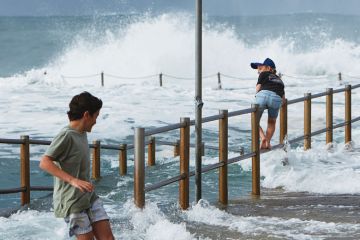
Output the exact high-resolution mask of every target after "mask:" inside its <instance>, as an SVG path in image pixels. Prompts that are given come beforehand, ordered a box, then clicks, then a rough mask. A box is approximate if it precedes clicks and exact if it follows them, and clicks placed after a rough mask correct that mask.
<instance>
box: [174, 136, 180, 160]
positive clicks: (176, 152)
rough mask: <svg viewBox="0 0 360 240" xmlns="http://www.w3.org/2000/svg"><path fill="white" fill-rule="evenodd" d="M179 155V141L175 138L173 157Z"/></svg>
mask: <svg viewBox="0 0 360 240" xmlns="http://www.w3.org/2000/svg"><path fill="white" fill-rule="evenodd" d="M179 155H180V141H179V140H176V143H175V146H174V157H177V156H179Z"/></svg>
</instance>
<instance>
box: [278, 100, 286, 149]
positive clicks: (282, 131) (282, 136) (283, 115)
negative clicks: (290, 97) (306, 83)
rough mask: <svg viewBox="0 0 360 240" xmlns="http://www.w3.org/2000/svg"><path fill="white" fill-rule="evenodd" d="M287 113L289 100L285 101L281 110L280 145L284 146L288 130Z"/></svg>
mask: <svg viewBox="0 0 360 240" xmlns="http://www.w3.org/2000/svg"><path fill="white" fill-rule="evenodd" d="M287 111H288V105H287V99H285V101H284V102H283V105H282V106H281V109H280V144H284V139H285V137H286V135H287V129H288V115H287Z"/></svg>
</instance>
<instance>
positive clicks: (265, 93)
mask: <svg viewBox="0 0 360 240" xmlns="http://www.w3.org/2000/svg"><path fill="white" fill-rule="evenodd" d="M255 103H256V104H259V107H260V108H261V111H260V118H261V115H262V114H263V112H264V109H265V108H267V109H268V116H269V118H277V116H278V114H279V109H280V107H281V104H282V99H281V97H280V96H279V95H277V94H276V93H275V92H273V91H269V90H261V91H260V92H258V93H256V95H255Z"/></svg>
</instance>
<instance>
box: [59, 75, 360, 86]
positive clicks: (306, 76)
mask: <svg viewBox="0 0 360 240" xmlns="http://www.w3.org/2000/svg"><path fill="white" fill-rule="evenodd" d="M279 76H280V77H288V78H294V79H327V78H333V77H337V79H338V80H339V82H340V83H342V78H343V76H345V77H347V78H352V79H360V76H353V75H348V74H342V73H341V72H339V73H337V74H326V75H320V76H319V75H313V76H309V75H302V76H300V75H294V74H287V73H280V72H279ZM93 77H100V80H101V86H102V87H103V86H104V85H105V77H110V78H115V79H128V80H144V79H152V78H158V80H159V86H160V87H162V86H163V79H164V77H165V78H168V79H178V80H194V79H195V76H194V77H185V76H175V75H172V74H167V73H158V74H150V75H146V76H120V75H116V74H110V73H104V72H101V73H97V74H91V75H82V76H66V75H61V78H62V79H63V80H65V79H67V78H68V79H82V78H93ZM202 78H203V79H208V78H217V80H218V81H217V84H218V89H222V81H221V80H222V78H228V79H236V80H249V79H253V78H254V77H251V76H248V77H246V76H245V77H244V76H233V75H230V74H225V73H221V72H217V73H214V74H208V75H204V76H203V77H202Z"/></svg>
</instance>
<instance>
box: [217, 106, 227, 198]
mask: <svg viewBox="0 0 360 240" xmlns="http://www.w3.org/2000/svg"><path fill="white" fill-rule="evenodd" d="M220 114H222V115H223V116H224V117H223V118H221V119H220V120H219V162H223V163H224V164H225V165H224V166H222V167H220V168H219V202H220V203H221V204H224V205H227V204H228V169H227V161H228V110H220Z"/></svg>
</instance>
